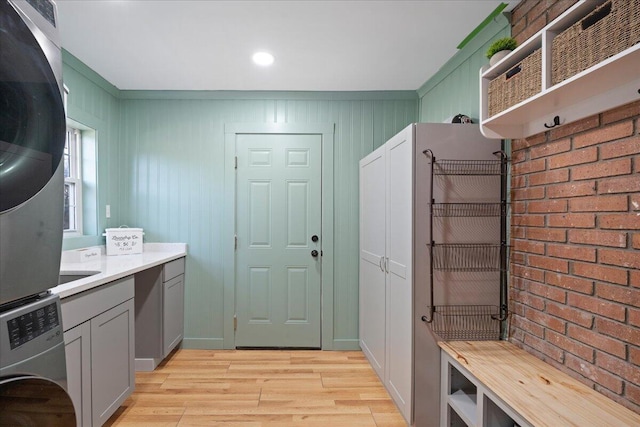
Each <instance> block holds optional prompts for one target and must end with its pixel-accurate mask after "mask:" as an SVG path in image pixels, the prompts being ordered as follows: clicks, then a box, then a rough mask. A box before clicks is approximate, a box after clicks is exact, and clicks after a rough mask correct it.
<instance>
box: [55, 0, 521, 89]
mask: <svg viewBox="0 0 640 427" xmlns="http://www.w3.org/2000/svg"><path fill="white" fill-rule="evenodd" d="M500 3H501V1H500V0H441V1H437V0H422V1H363V0H360V1H311V0H304V1H293V0H289V1H268V0H262V1H213V0H157V1H156V0H58V1H57V4H58V14H59V22H60V26H59V28H60V33H61V36H62V45H63V47H64V48H65V49H66V50H68V51H69V52H70V53H72V54H73V55H75V56H76V57H77V58H78V59H80V60H81V61H82V62H84V63H85V64H87V65H88V66H89V67H91V68H92V69H93V70H94V71H96V72H97V73H99V74H100V75H102V77H104V78H105V79H107V80H108V81H109V82H111V83H112V84H114V85H115V86H116V87H118V88H119V89H123V90H144V89H147V90H309V91H353V90H416V89H418V88H419V87H420V86H421V85H422V84H423V83H424V82H426V81H427V80H428V79H429V77H431V76H432V75H433V74H434V73H435V72H436V71H437V70H438V69H439V68H440V67H441V66H442V65H443V64H444V63H445V62H446V61H447V60H449V59H450V58H451V57H452V56H453V55H454V54H455V53H456V51H457V50H456V46H457V45H458V44H459V43H460V42H461V41H462V40H463V39H464V38H465V37H466V36H467V35H468V34H469V33H470V32H471V31H472V30H473V29H474V28H475V27H476V26H477V25H478V24H480V22H482V21H483V20H484V18H485V17H487V16H488V15H489V14H490V13H491V12H492V11H493V10H494V9H495V8H496V7H497V6H498V5H499V4H500ZM510 3H517V1H515V2H513V1H512V2H510ZM511 6H512V5H511ZM257 50H266V51H269V52H271V53H272V54H273V55H274V56H275V63H274V65H273V66H271V67H270V68H261V67H258V66H256V65H254V64H253V63H252V62H251V55H252V54H253V53H254V52H255V51H257Z"/></svg>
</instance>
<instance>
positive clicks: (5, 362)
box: [0, 294, 64, 376]
mask: <svg viewBox="0 0 640 427" xmlns="http://www.w3.org/2000/svg"><path fill="white" fill-rule="evenodd" d="M62 324H63V319H62V312H61V311H60V298H59V297H58V296H57V295H51V294H44V295H40V296H38V297H36V298H34V299H32V300H28V301H16V302H14V303H11V305H10V306H9V307H7V305H4V306H1V307H0V374H2V371H5V370H6V369H10V368H11V366H12V365H14V364H20V363H22V362H23V361H25V360H28V359H30V358H32V357H34V355H37V354H42V353H47V352H49V351H51V350H52V348H54V347H56V346H63V347H64V334H63V328H62ZM0 376H2V375H0Z"/></svg>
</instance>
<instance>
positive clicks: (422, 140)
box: [359, 123, 500, 427]
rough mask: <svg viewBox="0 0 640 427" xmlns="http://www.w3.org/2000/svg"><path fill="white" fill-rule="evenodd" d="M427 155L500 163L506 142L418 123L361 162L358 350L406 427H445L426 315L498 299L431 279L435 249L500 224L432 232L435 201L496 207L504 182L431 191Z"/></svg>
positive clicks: (482, 284)
mask: <svg viewBox="0 0 640 427" xmlns="http://www.w3.org/2000/svg"><path fill="white" fill-rule="evenodd" d="M427 150H431V153H435V155H437V156H438V158H440V159H463V160H464V159H475V160H482V159H487V160H495V159H496V156H495V155H494V154H493V153H494V152H497V151H499V150H500V141H499V140H488V139H486V138H484V137H483V136H482V134H481V133H480V131H479V128H478V126H476V125H473V124H435V123H434V124H428V123H417V124H411V125H409V126H407V127H406V128H405V129H403V130H402V131H400V132H399V133H398V134H397V135H395V136H394V137H392V138H391V139H389V141H387V142H386V143H385V144H384V145H383V146H381V147H379V148H378V149H377V150H375V151H374V152H372V153H371V154H369V155H368V156H366V157H365V158H363V159H362V160H361V161H360V287H359V290H360V296H359V298H360V304H359V307H360V313H359V316H360V317H359V321H360V323H359V324H360V326H359V328H360V331H359V332H360V346H361V348H362V350H363V352H364V354H365V355H366V357H367V358H368V360H369V361H370V363H371V365H372V367H373V368H374V370H375V371H376V373H377V374H378V376H379V377H380V379H381V380H382V382H383V383H384V385H385V386H386V388H387V390H388V392H389V394H390V395H391V397H392V398H393V400H394V402H395V403H396V405H397V406H398V409H399V410H400V412H401V413H402V415H403V416H404V417H405V419H406V421H407V424H410V425H415V426H417V427H424V426H438V425H439V419H440V416H439V415H440V348H439V347H438V345H437V340H438V339H439V338H438V337H437V336H436V335H435V334H434V332H433V331H432V329H431V328H430V326H429V325H428V324H426V323H425V322H424V321H422V317H423V316H425V315H427V314H430V307H432V306H433V305H447V304H451V303H456V304H462V305H464V304H479V303H482V304H488V303H494V300H495V304H498V302H499V299H500V292H499V291H500V288H499V285H500V283H499V279H498V281H497V282H496V281H495V280H493V278H487V277H483V276H478V275H477V273H475V272H472V273H470V274H469V275H466V276H458V277H457V278H455V279H453V278H452V276H451V275H450V274H449V273H448V272H446V271H443V272H439V271H438V272H436V273H435V275H433V274H431V272H430V265H431V263H430V261H431V259H430V257H431V243H432V241H434V240H436V241H438V242H445V243H452V242H454V241H455V239H454V238H453V237H452V236H454V235H457V233H460V234H461V235H462V236H463V237H464V238H465V239H466V240H469V239H470V241H471V242H480V241H484V240H486V238H487V236H491V238H493V237H494V235H495V233H499V232H500V221H499V219H498V221H497V222H495V221H493V220H489V221H488V222H482V221H484V220H480V222H473V221H472V222H470V223H469V222H466V223H465V222H464V221H462V222H458V223H456V222H455V221H454V222H446V223H445V222H441V221H438V222H437V223H436V226H435V227H434V226H433V225H432V223H431V219H430V206H431V203H432V202H433V200H432V199H433V198H434V197H437V198H438V202H439V203H462V202H464V203H476V202H477V203H482V202H488V201H492V202H493V201H494V200H495V199H496V197H497V199H498V200H499V199H500V180H499V179H498V180H496V181H495V182H494V181H490V182H484V180H478V179H476V180H475V181H473V182H470V181H465V180H462V181H458V182H457V183H455V182H453V181H451V180H449V179H448V178H446V177H445V178H444V179H439V180H438V181H435V180H434V184H435V188H434V192H433V193H432V192H431V184H432V177H433V175H432V172H431V170H432V169H431V160H432V159H431V158H430V157H429V156H427V155H426V154H425V152H427ZM492 221H493V222H492ZM494 225H495V227H494ZM498 235H499V234H498ZM432 287H433V288H432ZM431 289H433V290H434V291H435V292H434V295H435V299H436V300H435V301H434V300H433V299H432V298H431V294H432V291H431ZM480 300H482V301H480Z"/></svg>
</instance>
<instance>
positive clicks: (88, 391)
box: [62, 276, 135, 427]
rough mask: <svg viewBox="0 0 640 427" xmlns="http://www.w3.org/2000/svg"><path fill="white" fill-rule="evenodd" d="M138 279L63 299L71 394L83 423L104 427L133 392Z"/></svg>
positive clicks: (85, 425) (122, 281)
mask: <svg viewBox="0 0 640 427" xmlns="http://www.w3.org/2000/svg"><path fill="white" fill-rule="evenodd" d="M133 296H134V281H133V277H132V276H130V277H127V278H124V279H121V280H117V281H114V282H112V283H108V284H106V285H103V286H99V287H97V288H94V289H91V290H89V291H87V292H82V293H80V294H77V295H73V296H71V297H68V298H65V299H63V300H62V318H63V322H64V329H65V332H64V339H65V346H66V356H67V377H68V386H69V393H70V395H71V398H72V400H73V402H74V406H75V408H76V412H77V416H76V418H77V421H78V425H79V426H84V427H88V426H101V425H102V424H104V423H105V422H106V421H107V419H109V417H110V416H111V415H112V414H113V413H114V412H115V411H116V410H117V409H118V407H119V406H120V405H121V404H122V403H123V402H124V401H125V400H126V399H127V397H129V395H131V393H132V392H133V389H134V386H135V370H134V354H135V349H134V345H135V341H134V333H135V326H134V318H135V316H134V311H135V309H134V300H133Z"/></svg>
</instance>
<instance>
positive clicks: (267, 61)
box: [253, 52, 273, 67]
mask: <svg viewBox="0 0 640 427" xmlns="http://www.w3.org/2000/svg"><path fill="white" fill-rule="evenodd" d="M253 62H255V63H256V64H258V65H260V66H262V67H268V66H269V65H271V64H273V55H271V54H270V53H269V52H256V53H254V54H253Z"/></svg>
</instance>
